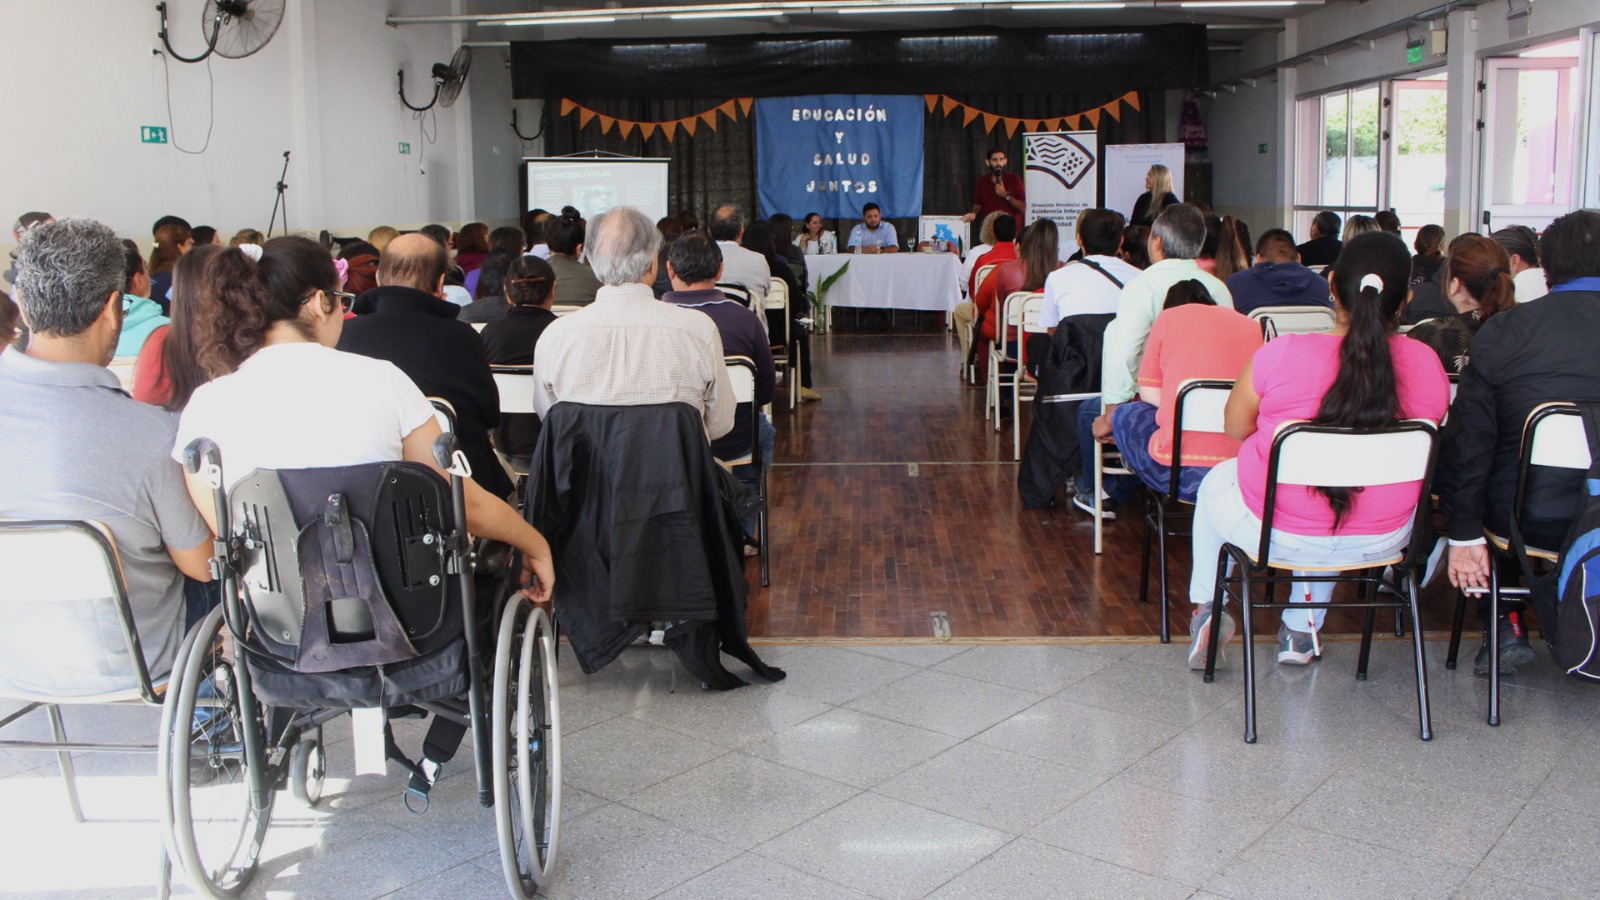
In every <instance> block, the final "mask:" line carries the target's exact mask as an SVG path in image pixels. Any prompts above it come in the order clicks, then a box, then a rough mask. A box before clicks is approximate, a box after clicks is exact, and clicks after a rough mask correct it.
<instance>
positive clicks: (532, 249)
mask: <svg viewBox="0 0 1600 900" xmlns="http://www.w3.org/2000/svg"><path fill="white" fill-rule="evenodd" d="M552 218H554V217H553V216H551V215H550V213H548V212H546V211H545V210H542V209H530V210H528V214H527V215H525V216H523V217H522V231H523V233H524V234H525V235H526V237H527V244H528V255H529V256H537V257H539V258H540V259H549V258H550V243H549V240H548V238H547V237H546V235H547V234H548V230H549V228H550V220H551V219H552Z"/></svg>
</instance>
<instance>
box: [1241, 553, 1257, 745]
mask: <svg viewBox="0 0 1600 900" xmlns="http://www.w3.org/2000/svg"><path fill="white" fill-rule="evenodd" d="M1250 613H1251V609H1250V573H1249V572H1248V571H1247V570H1246V569H1245V567H1244V566H1240V567H1239V617H1240V619H1242V620H1243V621H1242V624H1243V626H1244V629H1243V630H1244V647H1243V649H1242V650H1241V652H1242V653H1243V654H1244V742H1245V743H1246V744H1254V743H1255V742H1256V633H1255V626H1254V624H1252V620H1254V618H1255V617H1254V616H1252V615H1251V614H1250Z"/></svg>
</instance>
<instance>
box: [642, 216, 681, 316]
mask: <svg viewBox="0 0 1600 900" xmlns="http://www.w3.org/2000/svg"><path fill="white" fill-rule="evenodd" d="M656 230H657V231H659V232H661V249H660V250H657V251H656V280H655V281H654V282H652V283H651V285H650V292H651V293H653V294H655V295H656V299H657V300H660V299H661V298H662V297H664V296H666V295H667V293H668V292H670V291H671V290H672V279H670V278H668V277H667V251H668V250H670V249H671V248H672V242H673V241H676V240H677V239H678V238H680V237H682V236H683V225H682V223H680V222H679V221H678V220H677V218H675V217H673V216H662V217H661V218H659V219H657V220H656Z"/></svg>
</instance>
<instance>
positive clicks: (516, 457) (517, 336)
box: [482, 255, 556, 470]
mask: <svg viewBox="0 0 1600 900" xmlns="http://www.w3.org/2000/svg"><path fill="white" fill-rule="evenodd" d="M489 264H490V263H489V262H485V265H489ZM555 287H556V273H555V272H554V271H552V270H551V269H550V264H549V263H547V262H545V261H544V260H542V259H540V258H539V257H537V256H531V255H530V256H519V257H517V258H516V259H515V260H513V261H512V263H511V267H510V268H509V269H508V270H507V271H506V280H505V293H506V301H507V302H508V303H510V305H511V308H510V309H508V310H507V311H506V314H505V315H504V316H502V317H500V318H498V319H495V320H494V321H492V322H490V323H489V324H487V325H485V326H483V334H482V337H483V349H484V351H485V352H486V353H487V355H488V357H489V365H491V366H531V365H533V355H534V348H536V347H537V346H538V344H539V336H540V335H542V334H543V333H544V330H545V328H546V327H548V326H549V324H550V323H551V322H554V321H555V320H556V314H555V313H553V312H551V311H550V306H551V304H553V303H554V302H555V297H556V293H555ZM538 444H539V417H538V416H536V415H534V414H532V413H503V414H501V416H500V427H499V428H497V429H495V433H494V445H495V447H496V448H497V449H498V450H499V451H500V452H501V453H503V454H505V455H506V456H508V457H510V458H511V460H512V463H513V467H514V468H517V469H519V470H526V468H527V466H528V463H529V462H530V461H531V459H532V457H533V450H534V448H535V447H537V446H538Z"/></svg>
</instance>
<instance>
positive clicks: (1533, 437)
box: [1522, 403, 1592, 471]
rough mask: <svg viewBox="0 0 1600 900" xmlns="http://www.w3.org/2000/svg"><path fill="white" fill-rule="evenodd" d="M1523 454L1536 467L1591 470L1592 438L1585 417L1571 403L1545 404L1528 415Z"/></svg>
mask: <svg viewBox="0 0 1600 900" xmlns="http://www.w3.org/2000/svg"><path fill="white" fill-rule="evenodd" d="M1522 453H1523V456H1525V457H1527V459H1528V464H1529V465H1532V466H1551V467H1554V468H1560V469H1583V470H1586V471H1587V470H1588V468H1589V466H1590V464H1591V462H1592V460H1590V458H1589V436H1588V435H1586V434H1584V431H1583V416H1582V415H1581V414H1580V413H1579V412H1578V407H1577V406H1575V405H1574V404H1571V403H1541V404H1539V405H1538V406H1536V407H1534V408H1533V411H1532V412H1530V413H1528V421H1527V424H1526V425H1525V426H1524V427H1523V430H1522Z"/></svg>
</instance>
